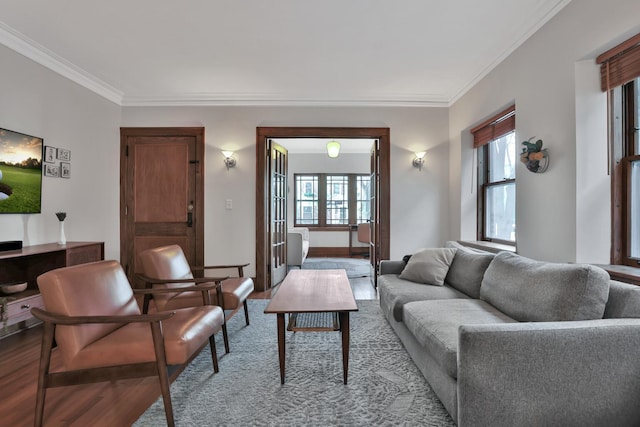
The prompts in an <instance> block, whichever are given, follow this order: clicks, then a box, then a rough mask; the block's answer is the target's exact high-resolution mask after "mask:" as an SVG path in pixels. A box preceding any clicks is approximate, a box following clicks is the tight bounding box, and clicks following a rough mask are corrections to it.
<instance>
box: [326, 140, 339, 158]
mask: <svg viewBox="0 0 640 427" xmlns="http://www.w3.org/2000/svg"><path fill="white" fill-rule="evenodd" d="M338 154H340V143H339V142H338V141H329V142H327V155H328V156H329V157H331V158H336V157H338Z"/></svg>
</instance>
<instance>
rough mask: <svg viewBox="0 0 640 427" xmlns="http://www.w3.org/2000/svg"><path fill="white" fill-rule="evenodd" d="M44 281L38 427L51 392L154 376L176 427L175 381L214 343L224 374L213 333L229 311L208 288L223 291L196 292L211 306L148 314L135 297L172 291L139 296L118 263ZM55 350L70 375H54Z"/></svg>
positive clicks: (63, 272) (68, 270)
mask: <svg viewBox="0 0 640 427" xmlns="http://www.w3.org/2000/svg"><path fill="white" fill-rule="evenodd" d="M37 281H38V288H39V289H40V293H41V295H42V299H43V302H44V310H42V309H38V308H33V309H32V310H31V312H32V313H33V315H34V316H35V317H36V318H38V319H40V320H42V321H43V322H44V331H43V336H42V347H41V354H40V368H39V373H38V390H37V397H36V414H35V425H36V426H40V425H42V423H43V417H44V405H45V397H46V392H47V389H49V388H53V387H60V386H66V385H76V384H86V383H93V382H103V381H114V380H117V379H128V378H140V377H147V376H157V377H158V380H159V382H160V389H161V392H162V397H163V401H164V408H165V414H166V418H167V424H168V425H169V426H173V425H175V422H174V417H173V407H172V404H171V395H170V391H169V383H170V381H172V380H173V379H175V377H176V376H177V375H178V374H179V373H180V372H181V371H182V370H183V369H184V367H185V366H186V365H188V364H189V363H190V362H191V361H192V360H193V359H194V358H195V356H197V355H198V353H200V351H201V350H202V348H203V347H205V346H206V344H207V342H208V343H209V346H210V349H211V357H212V361H213V369H214V372H218V359H217V355H216V346H215V339H214V334H215V333H217V332H218V331H220V330H221V329H222V330H223V332H226V329H225V325H224V313H223V311H222V310H221V308H220V307H218V306H215V305H211V304H210V302H211V301H210V298H209V290H210V289H213V288H215V287H216V286H217V285H215V284H213V283H212V284H211V285H210V286H208V287H204V288H201V289H197V290H199V291H200V293H201V297H202V298H203V300H204V301H206V302H207V304H204V305H201V306H198V307H190V308H184V309H176V310H172V311H159V312H157V313H154V314H142V313H141V312H140V307H139V305H138V302H137V300H136V298H135V295H134V292H135V293H145V294H146V293H157V292H165V291H166V290H162V289H159V290H155V289H150V290H148V289H137V290H133V289H132V288H131V286H130V284H129V281H128V280H127V276H126V274H125V272H124V270H123V269H122V267H121V266H120V264H119V263H118V262H117V261H98V262H94V263H89V264H80V265H76V266H73V267H64V268H59V269H56V270H52V271H49V272H47V273H44V274H42V275H41V276H39V277H38V279H37ZM194 289H196V288H195V287H189V288H186V289H185V291H186V290H189V291H192V290H194ZM54 339H55V346H56V349H55V350H54ZM52 351H57V352H59V353H60V356H61V359H62V362H63V365H64V369H63V370H61V371H56V372H51V371H50V367H51V355H52Z"/></svg>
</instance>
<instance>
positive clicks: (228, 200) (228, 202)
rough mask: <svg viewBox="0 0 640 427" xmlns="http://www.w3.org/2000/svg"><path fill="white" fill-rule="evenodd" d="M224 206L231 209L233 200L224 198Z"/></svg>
mask: <svg viewBox="0 0 640 427" xmlns="http://www.w3.org/2000/svg"><path fill="white" fill-rule="evenodd" d="M226 208H227V209H233V200H231V199H227V200H226Z"/></svg>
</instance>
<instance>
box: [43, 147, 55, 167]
mask: <svg viewBox="0 0 640 427" xmlns="http://www.w3.org/2000/svg"><path fill="white" fill-rule="evenodd" d="M56 151H57V150H56V147H51V146H46V147H44V161H45V163H53V162H55V160H56Z"/></svg>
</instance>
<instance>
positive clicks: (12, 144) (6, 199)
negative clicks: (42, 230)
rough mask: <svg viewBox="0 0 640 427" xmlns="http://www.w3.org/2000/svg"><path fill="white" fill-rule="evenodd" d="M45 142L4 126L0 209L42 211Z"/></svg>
mask: <svg viewBox="0 0 640 427" xmlns="http://www.w3.org/2000/svg"><path fill="white" fill-rule="evenodd" d="M43 142H44V141H43V139H42V138H38V137H36V136H31V135H25V134H23V133H19V132H14V131H11V130H8V129H2V128H0V213H7V214H23V213H40V211H41V203H42V148H43Z"/></svg>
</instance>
